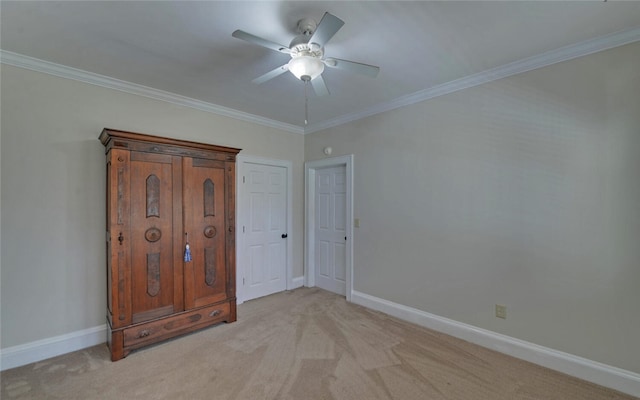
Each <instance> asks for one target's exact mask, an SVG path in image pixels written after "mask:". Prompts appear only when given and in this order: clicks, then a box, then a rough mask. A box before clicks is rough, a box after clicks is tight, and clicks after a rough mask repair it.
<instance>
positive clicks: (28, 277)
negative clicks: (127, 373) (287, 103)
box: [0, 65, 304, 348]
mask: <svg viewBox="0 0 640 400" xmlns="http://www.w3.org/2000/svg"><path fill="white" fill-rule="evenodd" d="M1 73H2V76H1V78H2V91H1V96H2V98H1V101H2V103H1V106H2V123H1V132H2V142H1V144H2V149H1V150H2V155H1V160H2V178H1V183H2V200H1V201H2V227H1V228H2V249H1V251H2V256H1V257H2V260H1V262H2V264H1V266H2V270H1V277H0V279H1V285H2V286H1V304H2V306H1V307H2V309H1V317H2V320H1V325H2V328H1V337H2V343H1V347H2V348H7V347H11V346H15V345H19V344H24V343H29V342H32V341H35V340H39V339H44V338H49V337H53V336H57V335H62V334H66V333H70V332H74V331H78V330H82V329H86V328H92V327H95V326H99V325H102V324H104V323H105V307H106V294H105V293H106V272H105V271H106V269H105V156H104V147H103V146H102V144H100V142H99V141H98V135H99V134H100V132H101V131H102V129H103V128H104V127H110V128H114V129H123V130H129V131H133V132H140V133H148V134H154V135H158V136H167V137H174V138H179V139H188V140H193V141H200V142H205V143H213V144H219V145H224V146H231V147H239V148H242V149H243V150H242V152H241V154H245V155H253V156H259V157H265V158H272V159H281V160H290V161H291V162H292V163H293V179H294V182H293V193H294V194H293V231H294V232H293V234H291V235H290V237H291V238H292V241H293V242H292V245H293V264H294V274H293V275H294V276H301V275H302V252H303V250H302V249H303V193H304V190H303V180H304V177H303V172H304V171H303V156H304V136H303V135H300V134H295V133H287V132H282V131H278V130H275V129H271V128H266V127H263V126H259V125H255V124H252V123H247V122H241V121H237V120H234V119H230V118H225V117H221V116H218V115H214V114H210V113H206V112H201V111H197V110H193V109H189V108H184V107H180V106H176V105H172V104H169V103H165V102H161V101H156V100H151V99H147V98H143V97H139V96H134V95H129V94H126V93H122V92H118V91H114V90H109V89H104V88H101V87H97V86H92V85H88V84H84V83H80V82H75V81H71V80H67V79H62V78H57V77H53V76H50V75H46V74H41V73H37V72H32V71H28V70H24V69H20V68H14V67H11V66H6V65H3V66H2V69H1Z"/></svg>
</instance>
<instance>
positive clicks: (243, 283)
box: [242, 278, 244, 286]
mask: <svg viewBox="0 0 640 400" xmlns="http://www.w3.org/2000/svg"><path fill="white" fill-rule="evenodd" d="M242 286H244V278H242Z"/></svg>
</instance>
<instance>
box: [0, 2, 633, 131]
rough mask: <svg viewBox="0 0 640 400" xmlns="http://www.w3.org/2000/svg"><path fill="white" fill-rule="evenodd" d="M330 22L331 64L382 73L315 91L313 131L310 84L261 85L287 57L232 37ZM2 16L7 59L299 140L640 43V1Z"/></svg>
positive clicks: (43, 11)
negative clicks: (467, 86)
mask: <svg viewBox="0 0 640 400" xmlns="http://www.w3.org/2000/svg"><path fill="white" fill-rule="evenodd" d="M325 11H328V12H330V13H332V14H334V15H336V16H338V17H339V18H341V19H342V20H344V21H345V25H344V26H343V27H342V29H341V30H340V31H339V32H338V33H337V34H336V35H335V36H334V37H333V39H331V40H330V41H329V42H328V44H327V45H326V47H325V55H326V56H329V57H336V58H343V59H347V60H352V61H356V62H361V63H366V64H373V65H377V66H379V67H380V73H379V75H378V77H377V78H375V79H374V78H369V77H366V76H360V75H354V74H351V73H349V72H346V71H340V70H335V69H325V72H324V74H323V76H324V78H325V81H326V83H327V86H328V88H329V90H330V91H331V95H330V96H324V97H316V96H314V95H313V92H312V91H311V95H310V98H309V113H310V114H309V120H310V121H309V122H310V125H309V127H307V128H306V129H304V126H303V120H304V108H303V107H304V106H303V104H304V84H303V83H302V82H301V81H298V80H296V78H295V77H294V76H293V75H291V74H289V73H286V74H283V75H281V76H279V77H277V78H275V79H272V80H271V81H268V82H266V83H264V84H262V85H256V84H253V83H251V80H252V79H254V78H256V77H258V76H260V75H262V74H263V73H266V72H267V71H270V70H272V69H274V68H276V67H278V66H280V65H282V64H285V63H286V62H287V61H288V59H289V56H288V55H286V54H281V53H278V52H275V51H272V50H268V49H265V48H262V47H259V46H256V45H252V44H250V43H247V42H244V41H242V40H239V39H236V38H233V37H232V36H231V33H232V32H233V31H234V30H236V29H241V30H244V31H247V32H250V33H253V34H255V35H257V36H261V37H264V38H266V39H269V40H271V41H274V42H277V43H281V44H285V45H288V44H289V42H290V41H291V39H292V38H293V37H294V36H295V34H296V32H295V27H296V22H297V21H298V20H299V19H301V18H303V17H311V18H314V19H315V20H316V21H319V20H320V18H322V15H323V14H324V12H325ZM0 14H1V18H2V19H1V32H0V34H1V36H0V39H1V42H0V44H1V48H2V50H3V58H4V59H8V58H10V57H9V56H10V55H13V56H15V54H13V53H18V55H25V56H29V57H34V58H36V59H39V60H45V61H49V62H52V63H56V64H61V65H64V66H69V67H73V68H77V69H80V70H83V71H88V72H92V73H95V74H100V75H104V76H107V77H111V78H116V79H119V80H122V81H126V82H131V83H135V84H138V85H143V86H146V87H150V88H154V89H158V90H161V91H166V92H169V93H173V94H177V95H180V96H184V97H186V98H189V99H194V100H196V101H197V102H196V103H197V104H210V105H211V110H214V112H215V110H217V109H220V110H226V109H231V110H237V111H238V112H239V113H238V115H243V116H245V117H246V116H248V117H250V118H254V119H255V120H257V121H258V122H266V123H267V124H269V123H271V124H272V125H275V126H277V125H278V124H280V125H282V126H284V127H290V128H291V129H289V130H293V131H296V130H297V131H299V132H302V131H307V132H309V131H313V130H314V129H315V130H317V129H319V128H321V127H326V126H331V125H336V124H338V123H340V122H341V121H346V120H352V119H355V118H357V117H358V116H363V115H368V114H372V113H375V112H377V111H381V110H385V109H390V108H393V107H395V106H396V105H397V104H403V102H405V103H406V102H408V101H411V99H413V98H415V99H417V100H420V99H423V98H424V96H422V97H420V96H419V95H416V93H417V94H420V93H422V94H424V93H428V92H429V90H436V89H437V88H443V87H446V85H447V84H450V83H451V82H460V81H461V78H465V77H469V76H475V77H480V78H479V79H480V80H482V79H486V78H487V77H489V76H491V74H490V73H486V74H482V73H483V71H490V72H491V71H493V72H495V71H502V72H503V73H504V71H512V72H513V71H516V72H517V71H518V69H517V68H521V69H522V68H523V67H522V66H523V65H524V66H525V67H524V68H525V69H526V65H528V64H527V60H529V61H531V60H534V61H535V60H543V61H542V62H539V63H538V64H539V65H543V64H544V57H545V55H546V56H547V58H548V60H551V61H552V62H554V61H553V60H554V59H553V57H551V58H549V57H548V55H549V54H552V55H555V56H554V57H556V56H558V55H559V54H561V53H560V52H559V51H558V49H561V51H562V52H566V53H567V54H569V56H562V57H564V58H570V55H571V54H574V56H575V55H580V54H581V53H580V52H583V53H584V52H585V50H584V49H587V50H586V52H588V51H593V50H589V49H596V50H597V49H598V46H601V47H604V48H606V47H607V46H608V45H609V41H608V40H609V39H611V38H613V45H619V44H621V43H624V42H630V41H637V40H640V2H616V1H609V2H601V1H563V2H540V1H535V2H530V1H519V2H483V1H471V2H454V1H445V2H423V1H414V2H401V1H338V2H334V1H260V2H248V1H202V2H191V1H189V2H186V1H174V2H155V1H122V2H116V1H105V2H96V1H79V2H78V1H72V2H57V1H44V2H32V1H17V2H13V1H4V0H3V1H2V2H1V3H0ZM621 34H622V36H621ZM620 38H623V39H620ZM616 40H617V42H616ZM621 40H623V41H622V42H621ZM593 43H595V44H596V45H595V47H594V46H591V47H589V44H593ZM567 46H569V47H567ZM609 47H610V46H609ZM554 51H555V53H554ZM572 52H573V53H572ZM562 57H556V61H557V59H562ZM522 60H524V62H523V61H522ZM536 62H538V61H535V62H531V63H529V64H530V65H534V66H535V65H536ZM547 63H548V62H547ZM505 66H515V67H514V68H515V69H514V68H512V69H504V68H505ZM501 68H502V69H501ZM462 81H464V79H462ZM445 91H446V90H445ZM412 96H413V97H412Z"/></svg>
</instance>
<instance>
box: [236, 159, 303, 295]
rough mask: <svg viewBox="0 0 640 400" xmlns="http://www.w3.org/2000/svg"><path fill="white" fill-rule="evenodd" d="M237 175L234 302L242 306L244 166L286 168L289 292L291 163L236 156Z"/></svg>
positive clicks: (288, 275) (290, 284)
mask: <svg viewBox="0 0 640 400" xmlns="http://www.w3.org/2000/svg"><path fill="white" fill-rule="evenodd" d="M236 161H237V171H236V172H237V173H236V196H237V200H236V220H237V223H236V227H237V229H236V302H237V304H242V303H244V301H245V297H244V294H245V293H244V285H243V282H242V278H243V277H244V272H245V266H246V265H247V254H248V253H247V252H246V251H243V250H244V246H245V240H244V235H243V233H244V232H243V227H245V226H246V225H247V218H248V210H246V209H244V208H243V205H244V203H245V202H244V200H245V196H247V195H248V193H247V192H246V190H245V185H243V184H242V183H243V177H244V175H245V173H246V164H260V165H267V166H271V167H282V168H286V170H287V171H286V175H287V177H286V179H287V194H286V198H287V207H286V215H287V233H288V234H289V239H288V242H287V255H286V257H287V261H286V278H285V280H286V290H291V289H292V288H293V287H294V285H293V264H292V263H293V245H292V241H293V240H292V239H291V237H292V236H293V235H292V233H293V190H292V186H293V163H292V162H291V161H288V160H275V159H270V158H263V157H255V156H251V155H245V154H238V156H237V158H236Z"/></svg>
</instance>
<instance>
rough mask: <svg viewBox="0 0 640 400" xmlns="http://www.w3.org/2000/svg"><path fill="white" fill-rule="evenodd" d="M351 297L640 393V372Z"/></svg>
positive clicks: (367, 297)
mask: <svg viewBox="0 0 640 400" xmlns="http://www.w3.org/2000/svg"><path fill="white" fill-rule="evenodd" d="M351 301H352V302H353V303H356V304H359V305H361V306H365V307H367V308H371V309H373V310H377V311H381V312H383V313H385V314H389V315H391V316H394V317H396V318H400V319H402V320H405V321H409V322H412V323H414V324H416V325H420V326H423V327H425V328H429V329H433V330H436V331H439V332H442V333H446V334H448V335H451V336H454V337H457V338H459V339H462V340H466V341H468V342H471V343H475V344H478V345H480V346H482V347H486V348H489V349H492V350H496V351H498V352H500V353H504V354H507V355H510V356H513V357H516V358H520V359H522V360H526V361H529V362H532V363H534V364H538V365H541V366H543V367H547V368H550V369H553V370H556V371H559V372H562V373H565V374H567V375H571V376H575V377H576V378H580V379H584V380H586V381H589V382H593V383H595V384H598V385H601V386H605V387H608V388H611V389H615V390H618V391H620V392H623V393H627V394H630V395H632V396H637V395H638V393H640V374H636V373H635V372H631V371H627V370H624V369H621V368H616V367H612V366H610V365H606V364H602V363H599V362H596V361H592V360H588V359H586V358H582V357H578V356H574V355H572V354H568V353H564V352H562V351H558V350H553V349H550V348H548V347H544V346H540V345H537V344H534V343H530V342H525V341H524V340H520V339H516V338H513V337H510V336H506V335H502V334H500V333H496V332H492V331H489V330H486V329H481V328H477V327H475V326H472V325H467V324H464V323H462V322H458V321H454V320H451V319H448V318H443V317H440V316H437V315H434V314H430V313H428V312H425V311H422V310H418V309H416V308H412V307H407V306H404V305H402V304H398V303H394V302H391V301H388V300H384V299H381V298H379V297H375V296H370V295H368V294H366V293H361V292H358V291H355V290H354V291H353V293H352V295H351Z"/></svg>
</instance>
